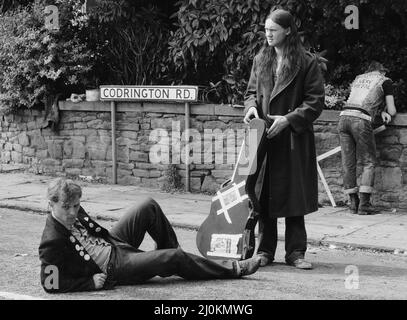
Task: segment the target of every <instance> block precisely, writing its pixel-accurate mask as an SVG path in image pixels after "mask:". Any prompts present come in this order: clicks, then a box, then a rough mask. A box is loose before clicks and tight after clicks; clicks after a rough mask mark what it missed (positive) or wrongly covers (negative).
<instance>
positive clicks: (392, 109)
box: [385, 95, 397, 117]
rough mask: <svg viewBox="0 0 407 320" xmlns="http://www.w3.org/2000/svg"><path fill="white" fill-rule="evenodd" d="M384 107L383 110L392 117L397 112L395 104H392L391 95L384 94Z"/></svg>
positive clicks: (392, 98)
mask: <svg viewBox="0 0 407 320" xmlns="http://www.w3.org/2000/svg"><path fill="white" fill-rule="evenodd" d="M385 98H386V108H385V111H386V112H387V113H388V114H389V115H391V116H392V117H394V116H395V115H396V113H397V110H396V105H395V104H394V97H393V95H389V96H386V97H385Z"/></svg>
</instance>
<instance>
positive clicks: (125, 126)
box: [117, 123, 140, 131]
mask: <svg viewBox="0 0 407 320" xmlns="http://www.w3.org/2000/svg"><path fill="white" fill-rule="evenodd" d="M117 130H123V131H140V124H138V123H118V124H117Z"/></svg>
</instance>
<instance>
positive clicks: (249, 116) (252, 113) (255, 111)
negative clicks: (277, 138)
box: [243, 107, 259, 124]
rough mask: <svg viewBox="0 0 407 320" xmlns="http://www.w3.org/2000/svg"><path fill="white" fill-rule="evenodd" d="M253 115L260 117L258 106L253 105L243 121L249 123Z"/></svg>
mask: <svg viewBox="0 0 407 320" xmlns="http://www.w3.org/2000/svg"><path fill="white" fill-rule="evenodd" d="M252 116H254V117H255V118H258V117H259V114H258V113H257V109H256V107H251V108H250V109H249V110H248V111H247V113H246V115H245V116H244V119H243V122H244V123H246V124H249V122H250V118H251V117H252Z"/></svg>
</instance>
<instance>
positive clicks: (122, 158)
mask: <svg viewBox="0 0 407 320" xmlns="http://www.w3.org/2000/svg"><path fill="white" fill-rule="evenodd" d="M116 158H117V161H118V162H124V163H128V162H129V161H130V154H129V148H127V147H123V146H121V147H118V148H117V153H116ZM106 160H112V146H108V147H107V153H106Z"/></svg>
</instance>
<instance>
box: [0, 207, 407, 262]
mask: <svg viewBox="0 0 407 320" xmlns="http://www.w3.org/2000/svg"><path fill="white" fill-rule="evenodd" d="M0 208H6V209H12V210H20V211H31V212H33V213H35V214H39V215H46V214H47V213H48V211H47V210H43V209H39V208H33V207H29V206H22V205H11V204H2V203H0ZM90 216H91V217H93V218H95V219H96V220H102V221H118V219H117V218H116V217H111V216H109V215H103V214H97V215H90ZM170 223H171V225H172V226H173V227H174V228H180V229H186V230H192V231H198V229H199V226H197V225H193V224H188V223H177V222H174V223H172V222H171V221H170ZM256 237H257V235H256ZM277 239H278V241H284V240H285V238H284V236H278V237H277ZM307 243H308V244H309V245H311V246H314V247H328V248H329V247H332V246H334V247H333V248H332V249H342V250H360V251H370V252H379V253H392V254H395V252H397V251H398V252H400V253H401V252H404V255H406V254H407V250H403V249H399V248H390V247H381V246H371V245H361V244H357V243H345V242H337V241H329V240H320V239H314V238H308V240H307Z"/></svg>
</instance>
